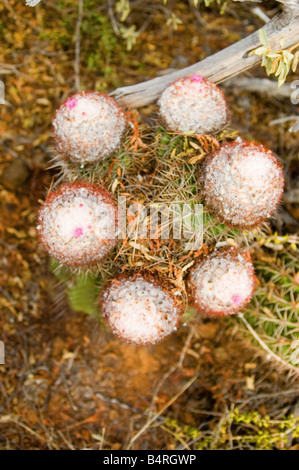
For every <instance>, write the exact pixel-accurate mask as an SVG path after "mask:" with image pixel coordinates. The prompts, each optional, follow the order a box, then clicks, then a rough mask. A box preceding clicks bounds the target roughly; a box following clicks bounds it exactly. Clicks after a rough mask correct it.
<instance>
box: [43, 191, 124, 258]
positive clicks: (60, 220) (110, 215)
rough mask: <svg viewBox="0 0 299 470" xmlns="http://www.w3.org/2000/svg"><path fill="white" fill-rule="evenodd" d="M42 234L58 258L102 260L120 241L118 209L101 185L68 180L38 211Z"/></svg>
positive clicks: (53, 254)
mask: <svg viewBox="0 0 299 470" xmlns="http://www.w3.org/2000/svg"><path fill="white" fill-rule="evenodd" d="M38 222H39V225H38V227H37V228H38V235H39V239H40V241H41V243H42V244H43V245H44V246H45V247H46V249H47V251H48V252H49V254H50V255H51V256H53V258H54V259H56V260H58V261H60V262H61V263H62V264H66V265H69V266H73V267H85V266H89V265H92V264H95V263H97V262H99V261H101V260H102V259H103V258H104V257H105V256H106V255H107V254H108V253H109V251H110V250H111V249H112V248H113V247H114V246H115V245H116V243H117V231H116V228H115V227H116V222H117V209H116V206H115V203H114V200H113V198H112V196H111V195H110V193H109V192H108V191H107V190H106V189H104V188H103V187H101V186H97V185H95V184H86V183H68V184H63V185H61V186H60V187H59V189H58V191H55V192H54V191H53V192H50V193H49V194H48V196H47V199H46V202H45V203H44V205H43V207H42V208H41V210H40V211H39V214H38Z"/></svg>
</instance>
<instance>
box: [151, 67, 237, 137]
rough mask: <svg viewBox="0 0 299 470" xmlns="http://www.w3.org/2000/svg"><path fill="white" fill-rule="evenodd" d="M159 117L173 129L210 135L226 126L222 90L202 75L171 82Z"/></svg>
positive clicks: (161, 100) (162, 98) (164, 96)
mask: <svg viewBox="0 0 299 470" xmlns="http://www.w3.org/2000/svg"><path fill="white" fill-rule="evenodd" d="M159 107H160V116H161V119H162V121H163V123H164V124H165V127H166V129H168V130H170V131H173V132H191V131H193V132H194V133H196V134H211V133H214V132H217V131H219V130H220V129H222V128H223V127H224V125H225V124H226V123H227V120H228V108H227V104H226V100H225V98H224V95H223V93H222V91H221V90H220V89H219V88H218V87H217V86H216V85H215V84H214V83H213V82H210V81H208V80H206V79H205V78H203V77H201V76H200V75H192V76H190V77H185V78H181V79H179V80H176V81H175V82H174V83H171V84H170V85H169V86H168V87H167V88H166V89H165V90H164V92H163V93H162V95H161V98H160V100H159Z"/></svg>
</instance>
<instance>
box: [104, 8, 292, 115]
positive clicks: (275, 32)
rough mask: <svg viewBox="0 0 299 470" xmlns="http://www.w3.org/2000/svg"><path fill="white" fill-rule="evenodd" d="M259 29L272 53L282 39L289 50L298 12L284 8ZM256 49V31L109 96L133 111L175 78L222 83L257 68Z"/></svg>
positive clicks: (159, 92)
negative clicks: (227, 45)
mask: <svg viewBox="0 0 299 470" xmlns="http://www.w3.org/2000/svg"><path fill="white" fill-rule="evenodd" d="M263 29H264V30H265V31H266V34H267V36H268V38H269V41H270V44H271V46H272V48H273V49H274V50H278V49H280V44H279V43H280V40H281V39H282V37H284V39H285V46H284V48H285V49H286V48H288V47H291V46H292V45H294V44H296V43H297V42H299V9H297V8H295V9H293V8H284V9H283V10H282V11H281V12H280V13H278V14H277V15H275V16H274V17H273V18H272V20H271V21H269V23H267V24H266V25H265V26H264V27H263ZM259 45H260V41H259V31H256V32H255V33H253V34H251V35H250V36H248V37H247V38H245V39H242V40H241V41H238V42H237V43H235V44H233V45H231V46H229V47H227V48H226V49H223V50H222V51H220V52H217V53H216V54H213V55H211V56H210V57H207V58H206V59H204V60H202V61H201V62H198V63H196V64H194V65H191V66H190V67H186V68H183V69H181V70H178V71H176V72H173V73H170V74H167V75H164V76H162V77H157V78H154V79H152V80H148V81H146V82H142V83H139V84H137V85H131V86H127V87H122V88H117V89H116V90H115V91H114V92H112V96H114V97H115V98H116V99H117V100H118V101H120V102H122V103H123V104H125V105H126V106H128V107H134V108H137V107H140V106H145V105H147V104H150V103H152V102H153V101H155V100H156V99H157V98H158V97H159V95H160V94H161V92H162V91H163V90H164V89H165V88H166V86H167V85H169V83H171V82H173V81H174V80H176V79H177V78H181V77H184V76H188V75H193V74H198V75H202V76H203V77H206V78H208V79H210V80H212V81H213V82H215V83H219V82H222V81H223V80H226V79H227V78H230V77H233V76H235V75H237V74H239V73H241V72H244V71H245V70H248V69H250V68H251V67H253V66H254V65H257V64H258V63H259V62H260V60H261V59H260V57H259V56H256V55H249V53H250V51H252V50H253V49H256V48H257V47H258V46H259Z"/></svg>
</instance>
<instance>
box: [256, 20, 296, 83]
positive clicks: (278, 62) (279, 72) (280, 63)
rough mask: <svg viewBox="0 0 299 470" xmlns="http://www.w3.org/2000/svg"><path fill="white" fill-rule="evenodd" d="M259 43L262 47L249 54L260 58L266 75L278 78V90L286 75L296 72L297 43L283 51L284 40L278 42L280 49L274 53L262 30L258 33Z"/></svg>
mask: <svg viewBox="0 0 299 470" xmlns="http://www.w3.org/2000/svg"><path fill="white" fill-rule="evenodd" d="M259 37H260V42H261V43H262V46H260V47H258V48H257V49H255V50H254V51H252V52H251V53H250V54H255V55H258V56H262V66H263V67H265V69H266V72H267V75H272V74H274V75H275V77H278V88H279V87H281V86H282V85H283V84H284V82H285V81H286V78H287V75H288V73H289V72H290V70H291V69H292V71H293V72H295V71H296V69H297V66H298V62H299V50H298V51H296V49H297V48H299V43H297V44H294V46H292V47H289V48H288V49H283V46H284V39H283V38H282V39H281V41H280V49H279V50H278V51H274V50H273V49H272V47H271V45H270V42H269V39H268V37H267V34H266V32H265V30H264V29H261V30H260V33H259Z"/></svg>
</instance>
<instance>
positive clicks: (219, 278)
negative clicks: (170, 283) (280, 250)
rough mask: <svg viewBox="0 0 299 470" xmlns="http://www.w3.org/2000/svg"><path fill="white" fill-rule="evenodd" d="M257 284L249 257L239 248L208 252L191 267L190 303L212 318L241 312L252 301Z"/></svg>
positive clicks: (189, 280)
mask: <svg viewBox="0 0 299 470" xmlns="http://www.w3.org/2000/svg"><path fill="white" fill-rule="evenodd" d="M254 287H255V275H254V268H253V265H252V263H251V261H250V258H249V256H247V255H245V254H244V253H241V252H240V251H239V250H237V249H236V248H223V249H221V250H217V251H214V252H212V253H210V254H208V255H206V256H205V257H203V258H202V259H200V260H199V261H198V262H197V263H196V264H195V266H194V267H193V268H192V269H191V270H190V273H189V276H188V279H187V292H188V297H189V301H190V304H191V305H193V306H194V308H195V309H196V310H197V311H198V312H199V313H201V314H203V315H207V316H211V317H220V316H223V315H232V314H234V313H237V312H239V311H240V310H241V309H242V308H243V307H245V305H246V304H247V303H248V302H249V301H250V300H251V298H252V296H253V292H254Z"/></svg>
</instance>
